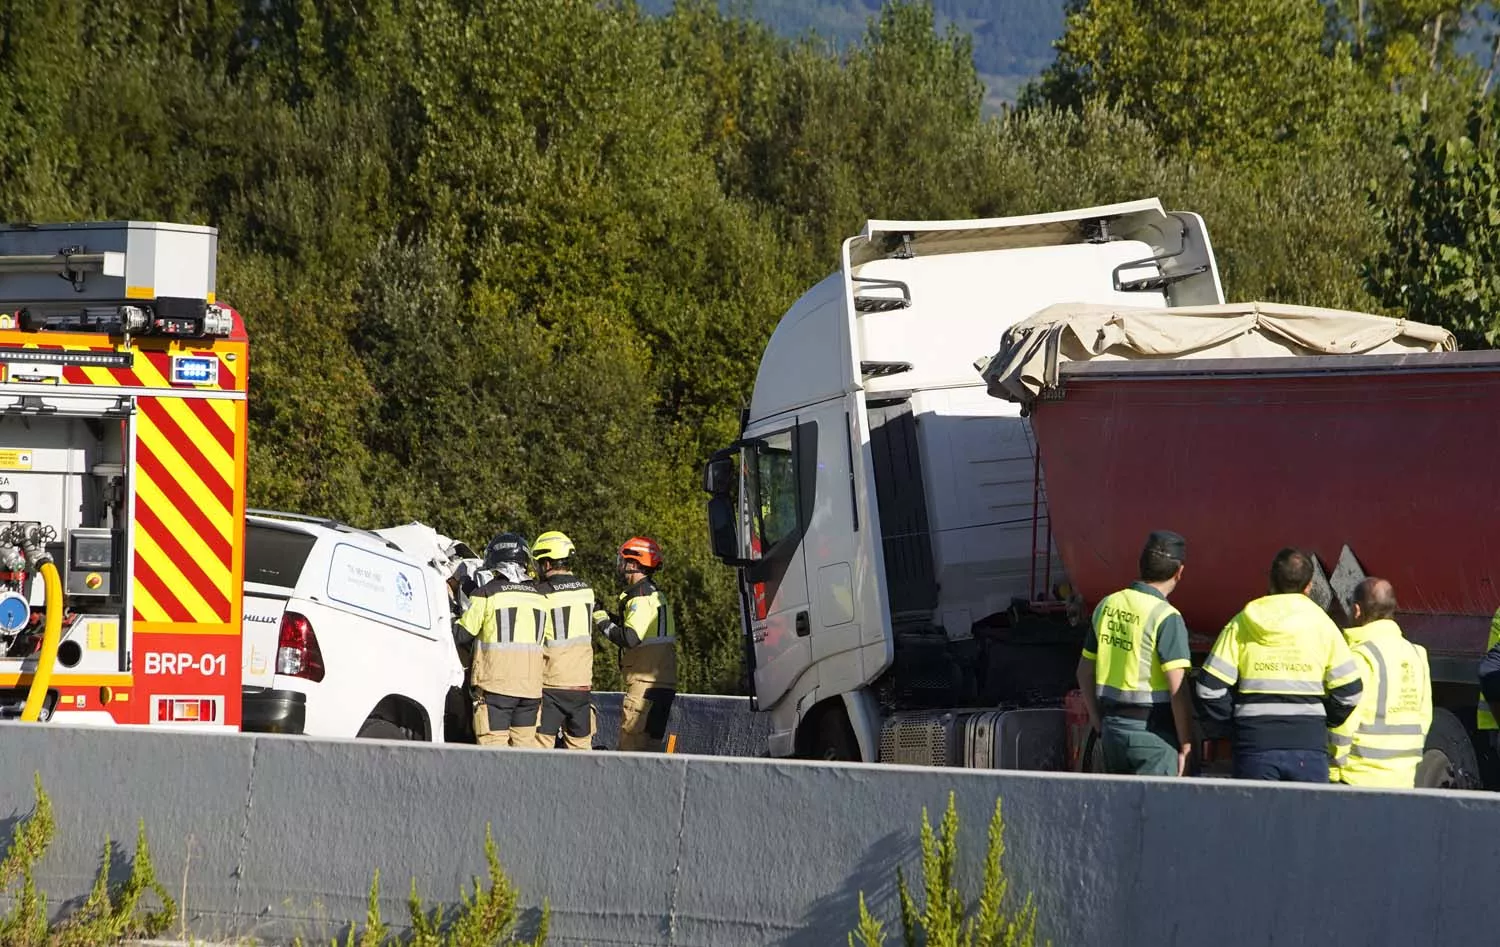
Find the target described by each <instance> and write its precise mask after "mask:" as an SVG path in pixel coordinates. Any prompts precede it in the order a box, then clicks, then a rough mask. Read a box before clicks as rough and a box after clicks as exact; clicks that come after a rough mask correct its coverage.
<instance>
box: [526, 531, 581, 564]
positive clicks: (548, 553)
mask: <svg viewBox="0 0 1500 947" xmlns="http://www.w3.org/2000/svg"><path fill="white" fill-rule="evenodd" d="M572 554H573V540H571V539H569V538H568V537H567V536H565V535H563V534H562V533H560V532H558V531H557V530H555V529H554V530H552V531H551V532H547V533H543V534H542V535H540V536H538V537H537V538H536V542H534V543H532V544H531V558H533V559H551V560H553V561H554V562H561V561H562V560H564V559H566V558H568V557H569V556H571V555H572Z"/></svg>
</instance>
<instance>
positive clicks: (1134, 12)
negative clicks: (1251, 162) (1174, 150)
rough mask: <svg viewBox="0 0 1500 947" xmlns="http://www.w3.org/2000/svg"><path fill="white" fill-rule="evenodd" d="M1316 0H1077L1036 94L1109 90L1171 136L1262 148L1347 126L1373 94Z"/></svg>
mask: <svg viewBox="0 0 1500 947" xmlns="http://www.w3.org/2000/svg"><path fill="white" fill-rule="evenodd" d="M1327 29H1328V23H1327V17H1326V13H1325V10H1324V8H1323V6H1322V5H1321V4H1319V3H1316V2H1313V0H1253V2H1238V3H1197V2H1193V0H1070V4H1069V7H1068V16H1067V27H1066V31H1065V33H1064V34H1063V37H1062V39H1061V40H1060V41H1059V43H1058V44H1057V49H1058V55H1057V60H1056V62H1054V63H1053V64H1052V65H1051V66H1050V67H1049V68H1048V69H1047V71H1046V72H1045V73H1044V74H1043V76H1042V78H1041V80H1040V82H1039V83H1037V84H1036V85H1034V86H1033V87H1032V88H1031V89H1029V90H1028V93H1027V95H1026V97H1025V99H1024V101H1025V102H1026V103H1027V104H1028V105H1035V104H1039V103H1040V102H1043V101H1046V102H1051V103H1053V104H1055V105H1061V106H1065V107H1070V108H1076V107H1079V106H1081V105H1082V104H1083V103H1084V102H1087V101H1094V100H1100V101H1103V102H1106V103H1109V104H1111V105H1116V106H1118V107H1120V108H1122V109H1124V110H1125V112H1126V113H1127V114H1129V115H1132V116H1136V117H1139V118H1141V119H1143V120H1145V121H1146V122H1147V124H1148V125H1150V126H1151V128H1152V129H1153V130H1154V131H1155V132H1156V134H1157V135H1158V136H1159V137H1160V138H1161V140H1162V141H1163V142H1164V143H1165V144H1167V145H1171V146H1182V147H1184V148H1186V149H1187V150H1189V151H1191V152H1194V153H1197V154H1201V155H1205V156H1210V157H1230V158H1246V157H1258V156H1262V155H1264V154H1266V153H1267V152H1268V151H1270V150H1273V149H1274V148H1276V147H1277V146H1280V145H1285V144H1287V143H1291V142H1299V143H1305V142H1306V141H1307V140H1308V139H1316V138H1317V137H1319V136H1321V135H1324V134H1327V133H1328V132H1329V130H1330V128H1331V127H1347V125H1348V123H1349V121H1350V119H1351V118H1353V117H1355V116H1358V115H1359V114H1360V113H1361V112H1362V110H1363V109H1364V108H1365V107H1366V106H1365V99H1366V98H1367V96H1368V94H1369V87H1368V83H1367V82H1366V81H1365V80H1364V77H1363V74H1362V73H1361V72H1360V71H1359V70H1358V69H1356V68H1355V67H1354V64H1353V60H1352V59H1351V57H1350V55H1349V52H1348V49H1347V47H1346V46H1344V45H1343V44H1342V43H1335V44H1332V45H1331V46H1326V45H1325V35H1326V33H1327Z"/></svg>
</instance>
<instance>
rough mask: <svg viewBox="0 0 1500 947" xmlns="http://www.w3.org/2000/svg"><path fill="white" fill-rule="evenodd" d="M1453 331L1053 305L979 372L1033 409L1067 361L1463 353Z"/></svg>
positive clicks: (1329, 316) (1304, 311)
mask: <svg viewBox="0 0 1500 947" xmlns="http://www.w3.org/2000/svg"><path fill="white" fill-rule="evenodd" d="M1455 348H1457V343H1456V341H1455V340H1454V337H1453V333H1451V332H1449V331H1448V330H1447V329H1440V328H1438V327H1437V326H1430V325H1426V324H1424V323H1420V322H1411V321H1409V320H1406V319H1392V318H1389V317H1387V316H1376V315H1371V314H1369V313H1363V312H1350V311H1347V310H1342V309H1318V308H1315V307H1311V306H1284V305H1280V304H1277V303H1263V302H1249V303H1229V304H1225V305H1220V306H1184V307H1179V308H1172V309H1150V308H1132V307H1124V306H1107V305H1098V304H1084V303H1059V304H1057V305H1054V306H1048V307H1047V308H1046V309H1043V310H1041V311H1039V312H1037V313H1035V314H1034V315H1032V316H1030V317H1029V318H1027V319H1026V320H1025V321H1023V322H1018V323H1016V324H1015V325H1013V326H1011V328H1010V329H1008V330H1007V331H1006V333H1005V335H1004V337H1003V338H1002V339H1001V343H1000V351H999V352H998V353H997V354H996V355H994V356H992V357H990V358H987V359H981V360H979V361H978V362H976V363H975V365H974V367H975V368H977V369H979V372H980V374H981V375H983V377H984V380H985V384H986V385H987V386H988V389H989V393H990V394H991V395H993V396H994V397H996V398H1004V399H1006V400H1008V401H1018V402H1020V403H1022V404H1030V403H1031V402H1032V401H1033V400H1035V399H1036V398H1037V397H1038V396H1040V395H1041V394H1042V393H1043V392H1045V391H1046V390H1048V389H1050V388H1054V387H1056V385H1057V383H1058V378H1059V371H1060V366H1061V364H1062V363H1063V362H1077V361H1091V362H1104V361H1140V360H1150V359H1185V358H1193V359H1208V358H1214V359H1236V358H1277V357H1286V356H1297V355H1395V354H1404V353H1412V352H1441V351H1453V350H1454V349H1455Z"/></svg>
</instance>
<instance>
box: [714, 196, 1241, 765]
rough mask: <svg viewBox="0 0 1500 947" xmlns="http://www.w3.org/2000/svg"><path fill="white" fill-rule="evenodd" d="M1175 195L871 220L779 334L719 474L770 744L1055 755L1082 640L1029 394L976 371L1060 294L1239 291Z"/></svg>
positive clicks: (848, 751)
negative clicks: (1015, 213)
mask: <svg viewBox="0 0 1500 947" xmlns="http://www.w3.org/2000/svg"><path fill="white" fill-rule="evenodd" d="M1223 301H1224V300H1223V291H1222V289H1221V287H1220V283H1219V277H1218V271H1217V268H1216V265H1215V262H1214V257H1213V251H1212V248H1211V246H1210V244H1209V240H1208V234H1207V231H1206V229H1205V227H1204V225H1203V222H1202V220H1201V219H1200V218H1199V217H1198V216H1197V215H1196V214H1191V213H1175V212H1174V213H1168V212H1166V211H1164V210H1163V209H1162V206H1161V204H1160V202H1159V201H1157V200H1156V199H1150V200H1141V201H1134V202H1130V203H1123V204H1113V205H1108V206H1102V207H1090V208H1086V209H1081V210H1070V211H1063V212H1059V213H1050V214H1038V215H1035V216H1029V217H1007V218H997V219H985V220H955V221H890V220H871V221H869V222H868V223H867V224H866V225H865V229H864V231H863V232H862V233H860V234H858V235H857V236H853V237H850V238H848V239H847V240H845V241H844V243H843V248H842V266H841V268H840V270H839V271H838V272H837V273H834V274H832V275H830V276H829V277H827V278H826V279H824V280H823V281H822V282H820V283H818V284H817V285H816V286H814V287H812V288H811V289H810V290H808V291H807V293H806V294H804V295H803V296H802V298H801V299H799V300H797V302H796V303H794V304H793V305H792V307H791V309H789V310H788V311H787V313H786V315H784V316H783V317H782V319H781V321H780V323H779V324H778V325H777V327H776V330H775V332H774V333H773V334H772V336H771V339H770V341H769V343H767V345H766V350H765V354H764V357H763V358H762V359H761V363H760V369H759V372H758V374H757V376H756V380H755V390H754V392H753V394H752V396H751V399H750V406H749V409H748V410H747V411H746V412H745V413H744V417H743V423H742V431H741V436H740V439H739V440H738V441H736V442H735V443H734V444H732V445H730V446H728V447H726V448H725V449H723V450H721V451H718V452H717V453H715V454H714V455H713V457H712V458H710V460H709V462H708V464H707V465H706V467H705V469H704V487H705V489H706V490H707V491H708V493H709V495H710V499H709V501H708V513H709V527H710V534H711V539H712V542H713V548H714V553H715V555H716V556H717V557H718V558H719V559H720V560H721V561H723V562H724V563H725V564H726V565H729V566H731V567H733V568H735V569H736V570H737V573H738V576H739V583H738V585H739V591H740V614H741V624H742V627H743V631H744V634H745V643H746V647H745V655H746V661H747V663H748V667H749V671H750V678H751V681H752V700H753V704H754V706H755V707H756V709H757V710H759V711H761V712H765V713H769V714H770V715H771V717H772V735H771V737H770V741H769V742H770V745H769V751H770V754H771V755H772V756H779V757H785V756H800V757H805V758H816V759H847V760H864V761H866V762H876V761H882V762H904V763H918V764H929V765H976V766H993V767H999V766H1006V767H1014V768H1057V767H1058V766H1059V763H1060V759H1059V754H1061V753H1062V747H1063V745H1064V742H1065V741H1064V738H1063V736H1062V734H1063V729H1064V722H1063V715H1064V712H1063V710H1062V706H1063V700H1064V697H1065V695H1066V694H1067V692H1068V691H1070V690H1072V689H1074V687H1075V686H1076V684H1075V683H1074V680H1073V669H1074V666H1075V664H1076V661H1077V657H1078V651H1079V648H1080V646H1081V642H1082V639H1081V633H1080V631H1079V628H1078V618H1079V616H1078V615H1077V614H1076V604H1075V606H1074V607H1075V615H1074V616H1073V618H1074V620H1073V621H1072V622H1069V621H1067V620H1059V615H1058V613H1063V612H1065V611H1066V608H1067V604H1066V603H1067V601H1068V599H1069V598H1070V596H1069V591H1068V589H1067V587H1066V582H1065V581H1064V577H1063V575H1062V568H1061V565H1060V562H1059V561H1058V560H1057V559H1056V557H1055V555H1054V553H1053V550H1052V546H1051V538H1050V532H1049V530H1048V527H1047V518H1046V511H1045V497H1044V496H1043V495H1042V494H1041V487H1040V485H1041V479H1040V477H1039V476H1038V467H1037V458H1036V451H1035V448H1034V442H1033V440H1032V436H1031V430H1030V426H1029V424H1028V422H1027V421H1026V420H1024V419H1023V418H1022V417H1021V416H1020V414H1019V408H1018V406H1017V405H1015V404H1013V403H1011V402H1008V401H1005V400H1002V399H999V398H995V397H991V396H989V395H988V394H987V392H986V389H985V386H984V383H983V381H982V379H981V378H980V375H979V372H978V371H977V370H976V368H975V362H976V360H977V359H980V358H981V357H983V356H986V355H990V354H993V353H994V352H995V351H996V350H997V348H998V347H999V343H1000V337H1001V335H1002V334H1003V333H1004V331H1005V330H1006V329H1007V328H1008V327H1010V326H1011V325H1012V324H1014V323H1016V322H1019V321H1021V320H1022V319H1025V318H1026V317H1027V316H1030V315H1031V314H1032V313H1034V312H1036V311H1038V310H1040V309H1042V308H1044V307H1046V306H1049V305H1052V304H1054V303H1062V302H1083V303H1103V304H1120V305H1126V306H1154V307H1160V306H1190V305H1208V304H1214V303H1222V302H1223Z"/></svg>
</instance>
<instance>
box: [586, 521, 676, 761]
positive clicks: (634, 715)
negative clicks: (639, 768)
mask: <svg viewBox="0 0 1500 947" xmlns="http://www.w3.org/2000/svg"><path fill="white" fill-rule="evenodd" d="M661 565H662V555H661V548H660V547H659V546H657V545H656V543H655V542H654V541H653V540H650V539H646V538H644V537H641V536H636V537H634V538H632V539H629V540H626V542H625V544H624V545H622V546H621V547H620V550H619V553H618V555H616V557H615V571H616V573H617V574H618V576H619V578H620V581H621V582H622V583H623V584H624V585H625V591H623V592H621V593H620V598H619V608H620V613H619V615H618V616H616V615H611V614H609V613H608V612H607V611H605V610H604V609H602V608H601V609H597V610H596V611H595V612H594V630H595V631H596V632H598V633H599V634H601V635H603V636H604V637H606V638H608V639H609V640H610V641H612V642H614V643H615V644H616V645H617V646H619V648H620V673H621V676H622V677H624V679H625V701H624V704H623V705H622V707H621V710H620V741H619V748H620V749H622V750H646V751H652V752H661V749H662V745H663V741H664V740H665V738H666V734H667V718H668V717H669V715H670V714H671V712H672V700H673V698H674V697H675V696H676V694H677V626H676V622H675V620H674V619H673V617H672V606H670V605H668V604H667V600H666V599H665V598H664V597H663V596H662V594H661V592H660V591H659V590H658V589H657V588H656V584H655V583H654V582H652V580H651V577H652V576H653V575H655V574H656V571H657V570H658V569H660V568H661Z"/></svg>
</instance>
